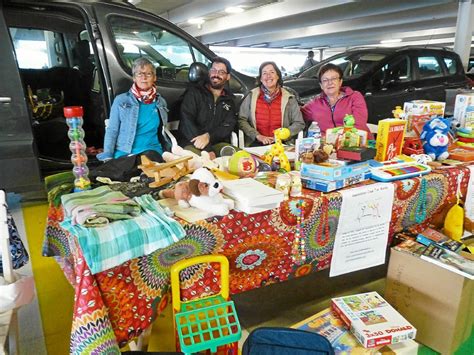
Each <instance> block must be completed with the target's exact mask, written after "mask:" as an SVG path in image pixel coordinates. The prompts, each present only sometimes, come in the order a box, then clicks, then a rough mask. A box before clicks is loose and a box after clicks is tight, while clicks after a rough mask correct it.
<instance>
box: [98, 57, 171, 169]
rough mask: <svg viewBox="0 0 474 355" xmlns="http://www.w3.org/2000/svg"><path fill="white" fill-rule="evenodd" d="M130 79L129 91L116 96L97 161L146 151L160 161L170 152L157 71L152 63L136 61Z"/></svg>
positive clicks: (165, 112)
mask: <svg viewBox="0 0 474 355" xmlns="http://www.w3.org/2000/svg"><path fill="white" fill-rule="evenodd" d="M132 75H133V85H132V87H131V88H130V90H129V91H127V92H125V93H123V94H120V95H118V96H117V97H116V98H115V100H114V102H113V104H112V109H111V111H110V119H109V124H108V126H107V129H106V132H105V138H104V152H103V153H100V154H98V155H97V158H98V159H99V160H102V161H105V160H109V159H112V158H120V157H122V156H127V155H130V154H143V153H145V152H149V151H151V153H152V155H154V156H158V157H159V159H154V160H161V154H162V153H163V152H164V151H167V150H170V148H171V142H170V140H169V138H168V137H167V135H166V134H165V132H164V128H165V127H166V124H167V122H168V109H167V107H166V101H165V99H164V98H163V97H162V96H161V95H160V94H159V93H158V92H157V91H156V85H155V81H156V69H155V67H154V66H153V63H151V62H150V61H149V60H148V59H146V58H138V59H136V60H135V61H134V62H133V65H132ZM154 153H158V154H159V155H156V154H154ZM147 155H148V154H147Z"/></svg>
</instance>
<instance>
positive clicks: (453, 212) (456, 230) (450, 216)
mask: <svg viewBox="0 0 474 355" xmlns="http://www.w3.org/2000/svg"><path fill="white" fill-rule="evenodd" d="M463 232H464V209H463V208H462V207H461V206H460V205H459V199H458V202H457V203H456V204H455V205H454V206H453V207H451V208H450V209H449V211H448V213H447V214H446V218H445V219H444V234H446V235H447V236H448V237H450V238H451V239H454V240H457V241H458V242H459V241H461V237H462V235H463Z"/></svg>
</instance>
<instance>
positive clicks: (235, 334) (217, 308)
mask: <svg viewBox="0 0 474 355" xmlns="http://www.w3.org/2000/svg"><path fill="white" fill-rule="evenodd" d="M209 263H219V264H220V269H221V271H220V272H221V289H220V292H219V293H218V294H216V295H212V296H208V297H203V298H199V299H195V300H191V301H187V302H183V301H181V295H180V281H179V273H180V272H181V271H182V270H183V269H185V268H187V267H190V266H192V265H196V264H209ZM171 293H172V300H173V312H174V321H175V322H174V324H175V330H176V334H177V335H178V338H179V346H180V350H181V351H182V352H184V353H185V354H190V353H194V352H199V351H203V350H210V351H211V352H213V353H214V352H216V351H217V348H218V347H219V346H222V345H226V344H230V343H235V342H238V341H239V339H240V337H241V335H242V330H241V327H240V323H239V319H238V318H237V313H236V311H235V307H234V302H233V301H229V300H228V298H229V261H228V260H227V258H226V257H225V256H223V255H203V256H197V257H194V258H190V259H184V260H181V261H179V262H177V263H176V264H174V265H173V266H172V267H171Z"/></svg>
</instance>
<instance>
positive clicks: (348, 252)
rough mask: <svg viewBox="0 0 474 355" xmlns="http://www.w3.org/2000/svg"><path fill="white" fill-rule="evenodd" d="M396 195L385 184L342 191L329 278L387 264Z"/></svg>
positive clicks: (389, 185)
mask: <svg viewBox="0 0 474 355" xmlns="http://www.w3.org/2000/svg"><path fill="white" fill-rule="evenodd" d="M393 194H394V185H393V184H386V183H378V184H373V185H367V186H361V187H357V188H353V189H349V190H343V191H341V195H342V204H341V212H340V215H339V224H338V227H337V231H336V237H335V241H334V249H333V254H332V260H331V270H330V272H329V276H330V277H332V276H338V275H342V274H345V273H348V272H352V271H357V270H362V269H366V268H369V267H372V266H377V265H380V264H383V263H384V262H385V252H386V249H387V241H388V229H389V226H390V218H391V215H392V205H393Z"/></svg>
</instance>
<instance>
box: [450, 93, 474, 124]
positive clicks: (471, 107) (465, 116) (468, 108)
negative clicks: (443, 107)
mask: <svg viewBox="0 0 474 355" xmlns="http://www.w3.org/2000/svg"><path fill="white" fill-rule="evenodd" d="M454 118H455V119H456V120H457V121H458V122H459V123H460V125H461V127H471V128H474V94H458V95H456V101H455V103H454Z"/></svg>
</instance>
